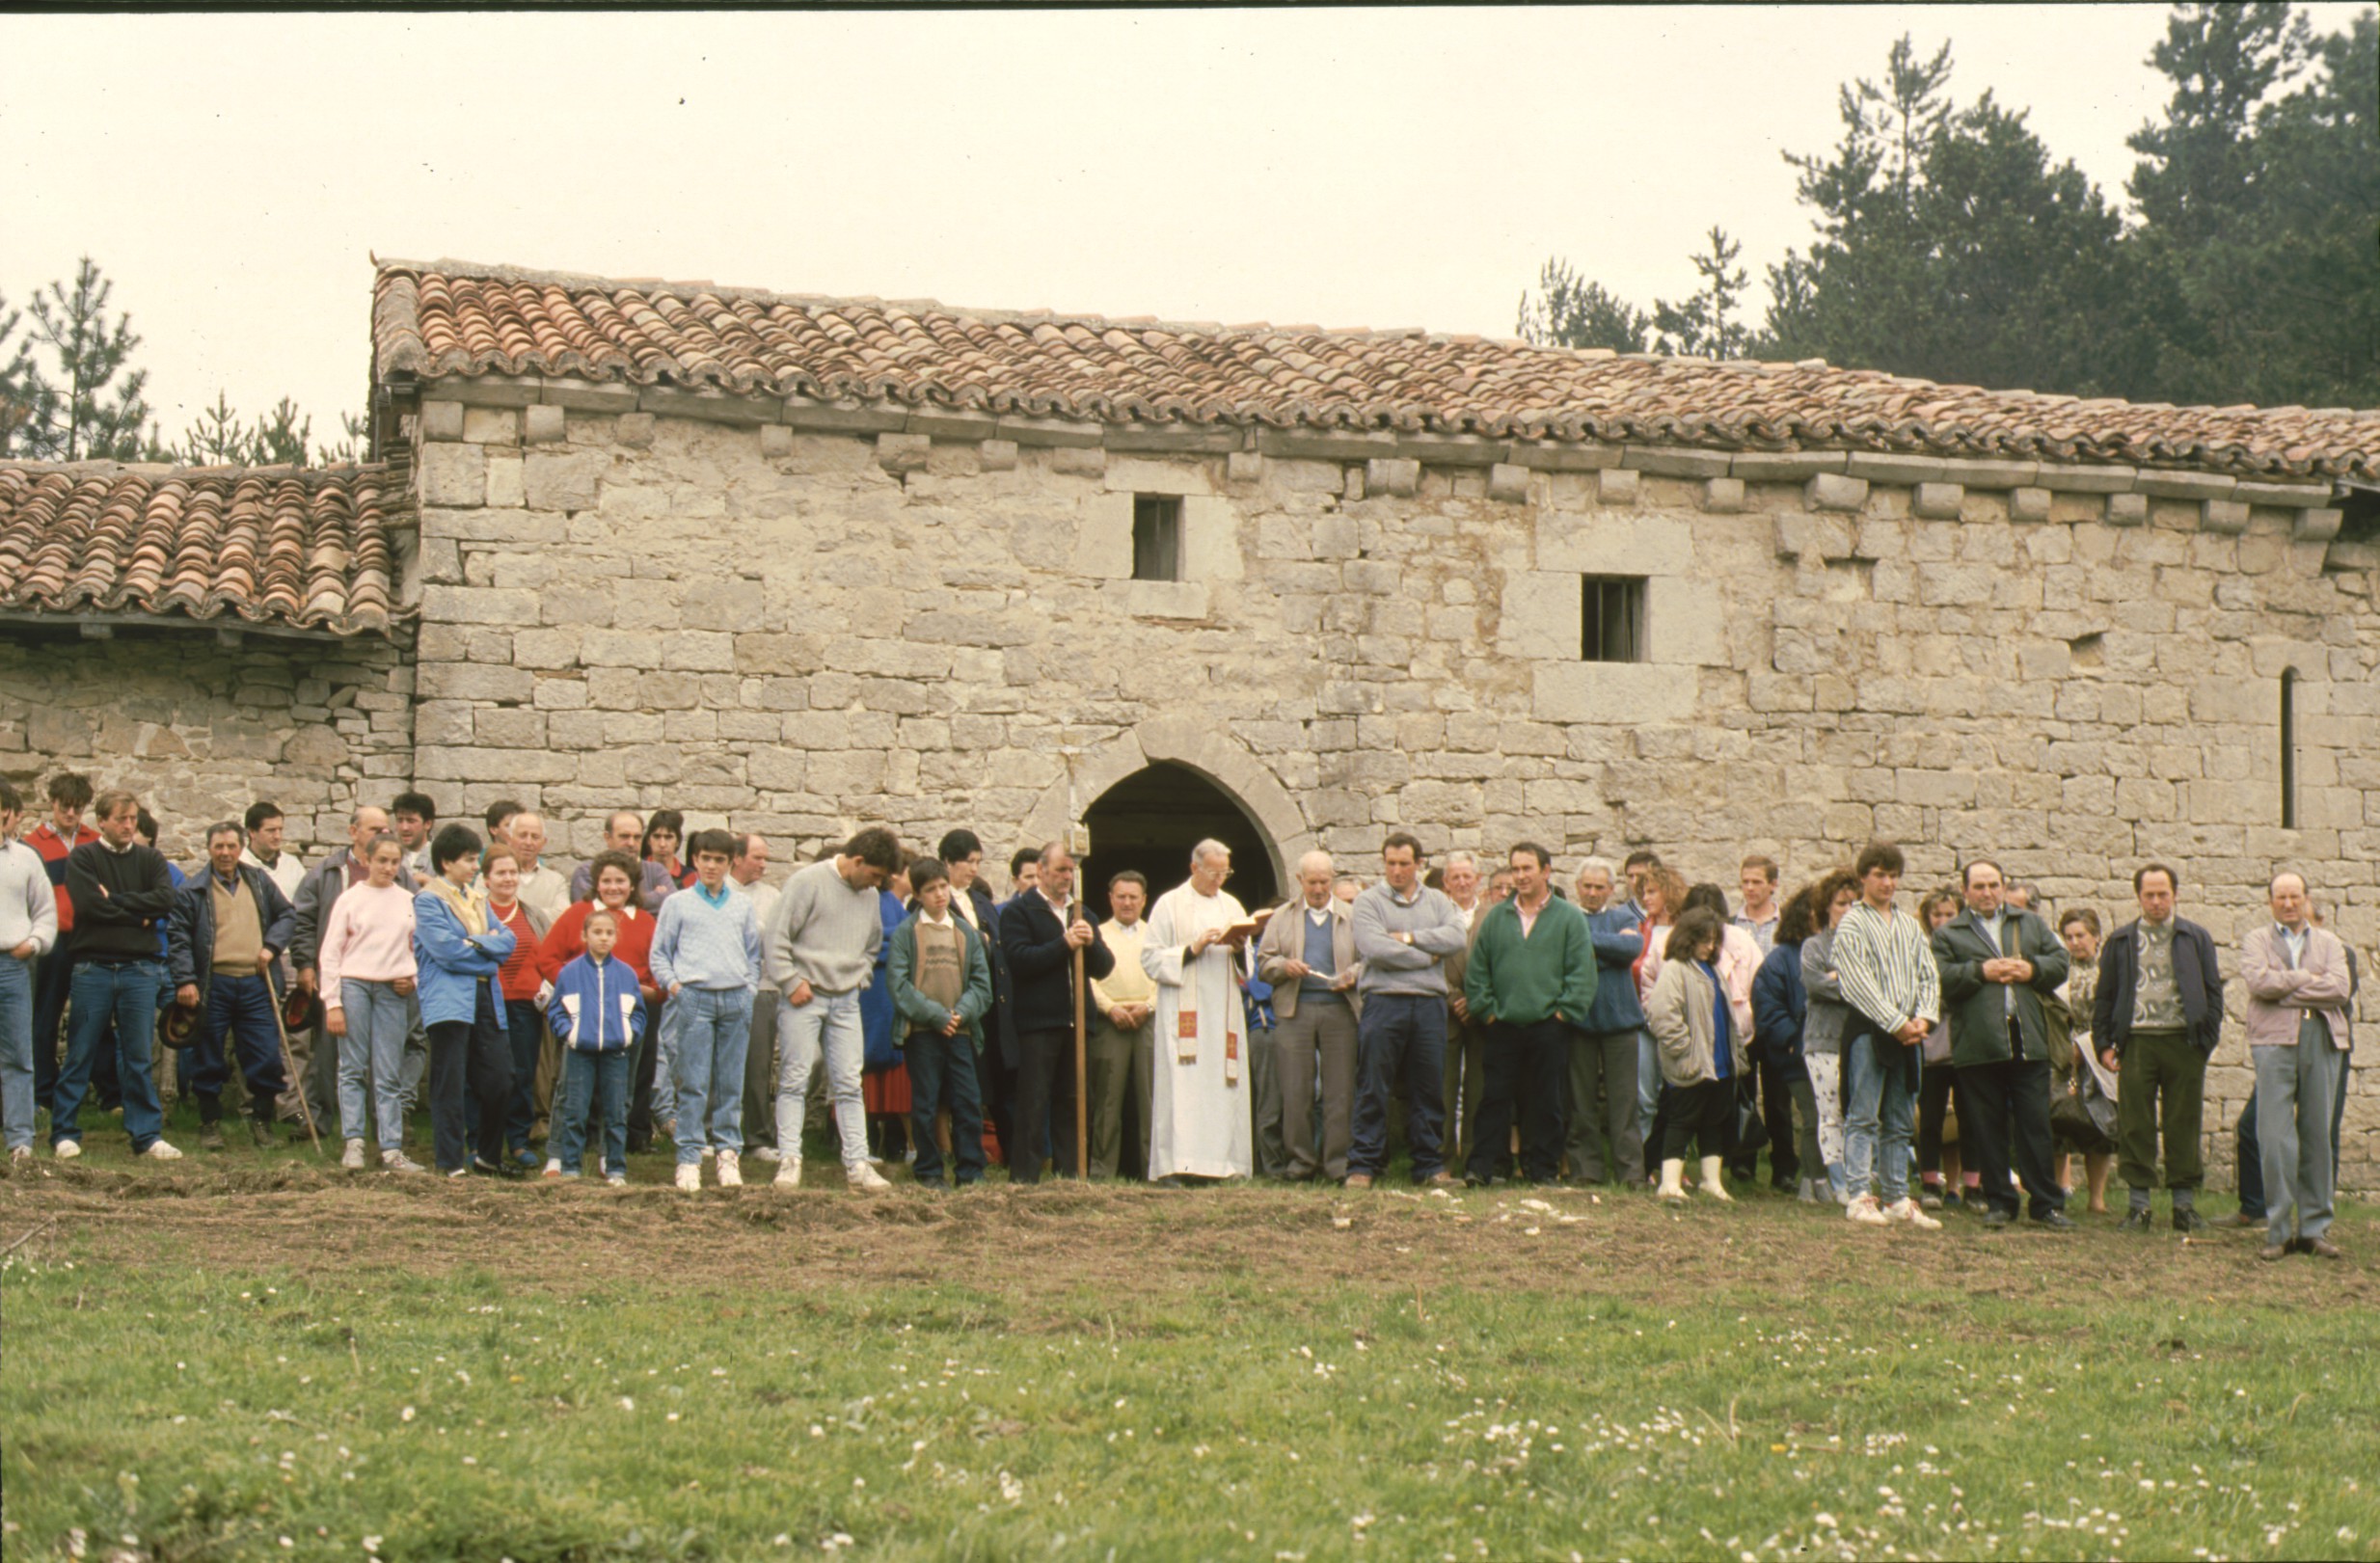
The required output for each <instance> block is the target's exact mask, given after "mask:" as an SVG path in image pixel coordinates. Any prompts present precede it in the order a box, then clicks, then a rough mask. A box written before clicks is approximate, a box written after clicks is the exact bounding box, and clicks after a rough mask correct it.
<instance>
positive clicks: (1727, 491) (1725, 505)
mask: <svg viewBox="0 0 2380 1563" xmlns="http://www.w3.org/2000/svg"><path fill="white" fill-rule="evenodd" d="M1702 508H1703V509H1705V510H1708V511H1710V512H1711V513H1712V514H1713V515H1719V516H1731V515H1734V514H1735V513H1736V512H1737V511H1739V510H1742V509H1743V508H1744V479H1742V478H1740V477H1714V478H1711V479H1709V480H1708V481H1706V482H1705V483H1704V484H1703V485H1702Z"/></svg>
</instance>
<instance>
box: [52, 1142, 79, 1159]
mask: <svg viewBox="0 0 2380 1563" xmlns="http://www.w3.org/2000/svg"><path fill="white" fill-rule="evenodd" d="M82 1153H83V1143H82V1142H81V1141H80V1140H61V1141H59V1142H58V1148H57V1149H56V1150H54V1151H52V1152H50V1154H51V1155H53V1156H56V1157H57V1158H58V1159H59V1160H60V1161H72V1160H73V1159H74V1158H75V1157H77V1156H79V1155H81V1154H82Z"/></svg>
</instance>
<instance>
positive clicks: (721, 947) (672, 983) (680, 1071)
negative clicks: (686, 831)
mask: <svg viewBox="0 0 2380 1563" xmlns="http://www.w3.org/2000/svg"><path fill="white" fill-rule="evenodd" d="M691 845H692V849H693V857H694V874H695V880H694V883H693V885H692V887H691V888H690V889H689V890H683V891H680V892H679V893H678V894H676V895H674V896H671V897H670V898H669V899H668V900H667V901H664V902H663V903H662V910H661V916H660V918H659V919H658V920H657V921H656V922H655V924H654V927H653V984H654V985H655V986H656V987H659V988H660V989H661V990H662V991H663V993H664V994H666V995H667V996H668V1001H669V1013H668V1015H667V1017H666V1019H665V1020H664V1022H663V1024H664V1025H669V1026H674V1027H675V1028H676V1031H677V1038H678V1049H677V1062H676V1067H675V1069H674V1070H673V1074H674V1077H675V1084H676V1087H677V1094H678V1105H677V1116H678V1129H677V1141H678V1172H677V1184H678V1187H679V1188H680V1189H682V1190H684V1191H686V1192H687V1193H689V1194H691V1193H692V1192H694V1191H695V1190H696V1189H699V1188H701V1187H702V1159H703V1156H704V1154H705V1153H706V1152H711V1153H716V1154H717V1158H718V1179H719V1187H720V1188H722V1189H732V1188H738V1187H741V1186H742V1185H743V1182H744V1173H743V1170H742V1168H741V1167H740V1165H739V1157H740V1155H741V1153H742V1152H743V1150H744V1130H743V1121H744V1051H745V1049H746V1048H747V1047H749V1046H750V1044H751V1038H752V995H753V994H754V993H755V992H756V991H757V990H758V989H759V987H760V922H759V920H758V919H757V918H756V917H754V916H753V913H752V898H751V897H749V896H740V895H737V894H736V893H735V892H734V891H733V890H732V889H730V888H729V887H728V883H727V864H728V860H729V859H730V858H732V857H734V856H735V851H736V840H735V838H734V837H733V836H730V835H729V834H728V833H727V832H726V831H724V830H698V831H696V832H694V839H693V842H692V844H691Z"/></svg>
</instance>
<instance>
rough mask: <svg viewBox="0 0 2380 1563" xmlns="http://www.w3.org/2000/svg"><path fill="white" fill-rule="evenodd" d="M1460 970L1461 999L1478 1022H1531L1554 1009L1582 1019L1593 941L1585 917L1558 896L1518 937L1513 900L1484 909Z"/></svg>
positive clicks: (1574, 1021)
mask: <svg viewBox="0 0 2380 1563" xmlns="http://www.w3.org/2000/svg"><path fill="white" fill-rule="evenodd" d="M1470 957H1471V959H1470V964H1469V966H1468V967H1467V968H1466V969H1465V970H1464V973H1463V1001H1464V1003H1466V1004H1467V1005H1469V1006H1470V1007H1471V1012H1472V1016H1473V1018H1474V1019H1478V1020H1487V1019H1491V1018H1492V1019H1496V1020H1501V1021H1505V1022H1507V1023H1509V1024H1512V1025H1516V1026H1533V1025H1535V1024H1536V1023H1537V1022H1538V1021H1540V1020H1543V1019H1545V1018H1546V1017H1548V1016H1549V1015H1555V1014H1558V1015H1560V1016H1561V1017H1562V1019H1564V1020H1565V1021H1568V1022H1569V1023H1570V1024H1571V1025H1573V1026H1582V1025H1584V1024H1585V1023H1586V1011H1588V1010H1589V1009H1590V1008H1592V1007H1593V1005H1594V1003H1595V939H1594V935H1593V933H1592V932H1591V931H1590V930H1588V928H1587V926H1586V914H1585V913H1584V912H1582V911H1581V910H1579V908H1578V907H1577V906H1575V905H1573V904H1572V903H1569V902H1567V901H1564V900H1563V899H1562V898H1561V897H1559V896H1548V897H1547V898H1546V903H1545V909H1544V910H1543V911H1540V912H1539V913H1538V914H1537V920H1536V922H1535V923H1534V924H1532V925H1530V928H1529V933H1528V937H1527V938H1523V937H1522V936H1521V913H1520V908H1518V907H1517V906H1515V905H1514V904H1513V903H1512V901H1511V900H1510V899H1506V900H1503V901H1500V902H1498V903H1496V904H1495V905H1493V906H1491V907H1489V908H1488V909H1487V911H1486V912H1484V913H1482V914H1481V917H1480V922H1479V930H1478V931H1477V932H1476V933H1475V934H1474V935H1473V936H1472V941H1471V951H1470Z"/></svg>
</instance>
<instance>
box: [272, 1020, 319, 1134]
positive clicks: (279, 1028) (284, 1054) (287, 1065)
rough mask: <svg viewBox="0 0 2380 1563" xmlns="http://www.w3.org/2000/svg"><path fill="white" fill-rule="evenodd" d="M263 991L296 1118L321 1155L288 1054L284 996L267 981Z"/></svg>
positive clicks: (308, 1105) (311, 1113)
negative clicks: (295, 1101) (295, 1102)
mask: <svg viewBox="0 0 2380 1563" xmlns="http://www.w3.org/2000/svg"><path fill="white" fill-rule="evenodd" d="M264 991H265V993H266V995H267V996H269V997H270V998H271V999H272V1001H273V1030H274V1031H276V1032H278V1033H279V1034H280V1035H281V1075H282V1078H283V1079H284V1080H286V1081H288V1082H289V1089H290V1090H292V1091H296V1092H297V1099H298V1117H300V1118H304V1119H305V1120H306V1138H307V1139H309V1140H311V1141H312V1142H313V1145H314V1154H315V1155H317V1156H319V1155H321V1154H322V1136H321V1134H320V1133H318V1132H317V1131H316V1130H315V1128H314V1109H313V1104H312V1103H311V1102H309V1101H308V1100H307V1099H306V1082H305V1081H303V1080H300V1079H299V1078H298V1072H297V1060H296V1059H295V1058H294V1057H292V1056H291V1054H290V1052H289V1028H288V1027H287V1026H285V1025H284V1024H283V1023H282V1018H281V1003H282V1000H283V998H284V997H285V995H284V994H279V993H275V992H274V991H273V984H272V983H271V982H270V981H269V980H268V981H267V982H266V983H265V984H264Z"/></svg>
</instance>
